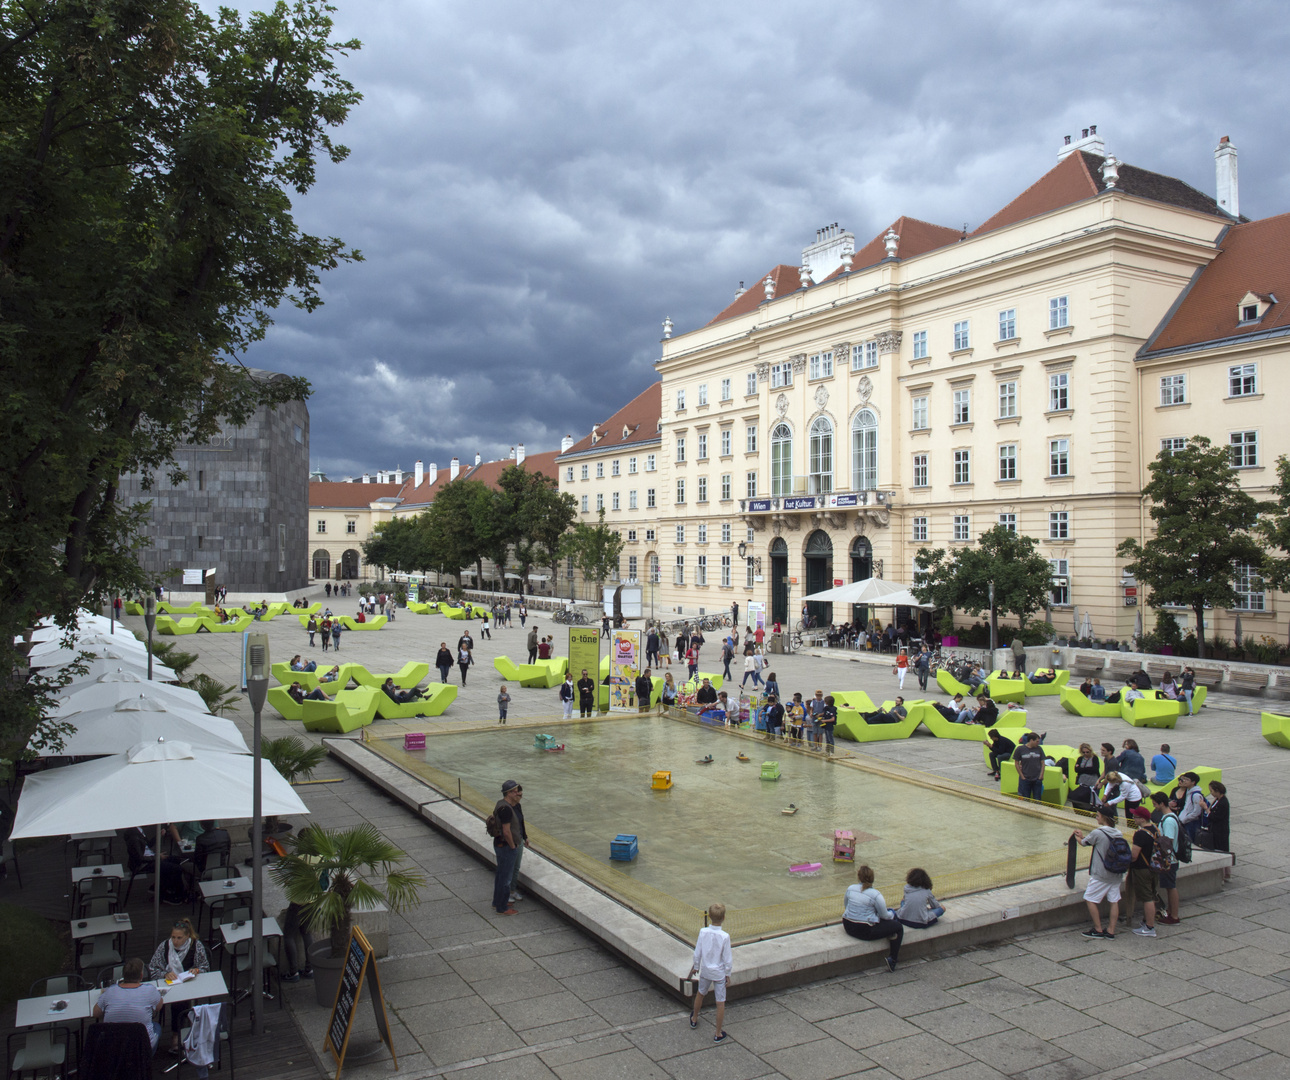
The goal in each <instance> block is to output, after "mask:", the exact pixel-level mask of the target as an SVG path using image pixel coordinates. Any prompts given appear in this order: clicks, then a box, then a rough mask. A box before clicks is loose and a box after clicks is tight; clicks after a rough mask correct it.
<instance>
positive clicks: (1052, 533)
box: [1048, 510, 1071, 540]
mask: <svg viewBox="0 0 1290 1080" xmlns="http://www.w3.org/2000/svg"><path fill="white" fill-rule="evenodd" d="M1070 537H1071V516H1070V513H1069V512H1068V511H1066V510H1053V511H1050V512H1049V514H1048V539H1049V540H1069V539H1070Z"/></svg>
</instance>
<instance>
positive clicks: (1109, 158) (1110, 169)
mask: <svg viewBox="0 0 1290 1080" xmlns="http://www.w3.org/2000/svg"><path fill="white" fill-rule="evenodd" d="M1119 179H1120V162H1119V160H1118V159H1117V158H1116V156H1115V155H1114V154H1107V155H1106V160H1105V161H1104V162H1102V183H1103V184H1105V185H1106V190H1107V191H1110V190H1111V189H1112V188H1113V187H1115V185H1116V184H1117V183H1118V182H1119Z"/></svg>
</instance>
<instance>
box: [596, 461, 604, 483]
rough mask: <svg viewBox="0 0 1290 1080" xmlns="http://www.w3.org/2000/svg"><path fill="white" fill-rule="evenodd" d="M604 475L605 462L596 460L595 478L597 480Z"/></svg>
mask: <svg viewBox="0 0 1290 1080" xmlns="http://www.w3.org/2000/svg"><path fill="white" fill-rule="evenodd" d="M604 475H605V463H604V462H603V461H597V462H596V479H597V480H599V479H600V478H601V477H603V476H604Z"/></svg>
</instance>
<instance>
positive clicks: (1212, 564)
mask: <svg viewBox="0 0 1290 1080" xmlns="http://www.w3.org/2000/svg"><path fill="white" fill-rule="evenodd" d="M1150 470H1151V480H1150V482H1148V484H1147V485H1146V487H1144V488H1143V489H1142V493H1143V495H1145V496H1146V497H1147V498H1148V499H1149V500H1150V511H1149V512H1150V514H1151V520H1152V521H1153V522H1155V526H1156V534H1155V536H1153V537H1152V538H1151V539H1150V540H1148V541H1146V542H1145V543H1139V542H1138V541H1137V540H1135V539H1133V538H1130V539H1127V540H1125V541H1124V542H1123V543H1121V544H1120V546H1119V547H1118V548H1117V549H1116V552H1117V554H1119V555H1120V557H1121V558H1123V559H1127V560H1128V563H1127V565H1126V566H1125V570H1127V571H1128V572H1129V573H1130V574H1132V575H1133V576H1134V577H1136V578H1137V579H1138V580H1139V581H1140V582H1142V584H1144V585H1145V586H1146V587H1147V588H1148V589H1150V590H1151V602H1152V604H1153V606H1155V607H1164V606H1166V605H1168V606H1175V605H1176V606H1179V607H1187V608H1191V610H1192V611H1193V612H1194V613H1195V615H1196V628H1197V633H1196V645H1197V656H1200V657H1203V656H1204V655H1205V608H1206V607H1231V606H1232V605H1233V604H1235V603H1236V590H1235V589H1234V588H1233V585H1232V581H1233V576H1234V568H1235V566H1236V565H1237V564H1238V563H1241V564H1248V565H1250V566H1256V567H1257V566H1260V565H1261V564H1262V562H1263V549H1262V547H1261V546H1260V544H1259V543H1258V542H1257V540H1255V538H1254V537H1253V536H1252V535H1251V530H1252V529H1254V528H1255V526H1256V525H1257V522H1258V517H1259V508H1260V505H1259V503H1257V502H1256V501H1255V500H1254V499H1253V498H1252V497H1251V496H1249V495H1247V494H1246V493H1245V492H1244V491H1242V490H1241V484H1240V480H1239V479H1238V478H1237V475H1236V473H1235V472H1233V471H1232V468H1231V464H1230V459H1229V457H1228V452H1227V449H1226V448H1225V447H1222V446H1218V447H1215V446H1211V445H1210V442H1209V440H1208V439H1206V438H1203V437H1201V436H1196V437H1194V438H1192V439H1189V440H1188V442H1187V445H1186V446H1185V447H1183V449H1181V450H1174V451H1172V452H1170V451H1167V450H1162V451H1161V452H1160V454H1159V455H1157V457H1156V460H1155V461H1153V462H1152V463H1151V465H1150Z"/></svg>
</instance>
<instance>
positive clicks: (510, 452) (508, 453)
mask: <svg viewBox="0 0 1290 1080" xmlns="http://www.w3.org/2000/svg"><path fill="white" fill-rule="evenodd" d="M506 456H507V457H508V458H510V459H511V461H514V460H515V447H513V446H512V447H511V448H510V449H509V450H508V451H506Z"/></svg>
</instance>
